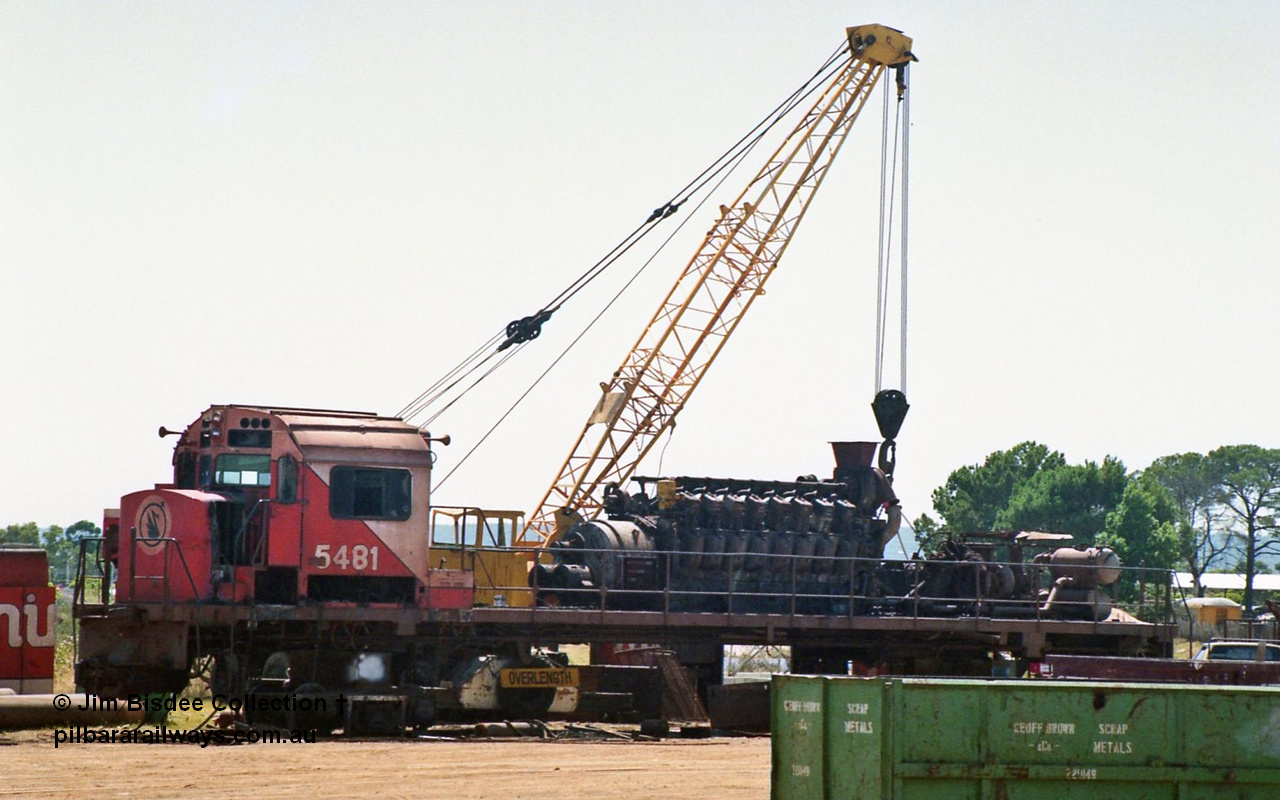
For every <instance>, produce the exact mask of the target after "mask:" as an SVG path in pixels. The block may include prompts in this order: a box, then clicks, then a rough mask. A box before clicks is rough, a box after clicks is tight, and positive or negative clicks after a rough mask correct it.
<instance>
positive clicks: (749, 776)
mask: <svg viewBox="0 0 1280 800" xmlns="http://www.w3.org/2000/svg"><path fill="white" fill-rule="evenodd" d="M768 795H769V740H768V738H765V737H760V738H750V739H743V738H726V739H703V740H678V739H670V740H663V741H659V742H622V741H530V740H490V741H469V742H468V741H456V742H453V741H398V742H390V741H379V742H360V741H341V740H337V741H324V740H321V741H319V742H316V743H313V744H306V743H288V744H285V743H277V744H239V745H230V744H226V745H216V744H215V745H210V746H208V747H205V748H201V747H200V746H198V745H194V744H141V743H139V744H133V743H128V744H122V743H115V744H111V743H106V744H68V743H62V744H60V745H59V746H58V747H57V748H55V747H54V735H53V733H52V732H49V731H39V732H23V733H11V734H3V735H0V798H8V797H48V798H55V797H56V798H63V797H93V798H97V799H98V800H102V799H104V798H115V797H146V798H148V800H151V798H170V797H174V798H184V799H186V798H202V797H208V798H215V797H216V798H227V797H255V796H258V797H304V798H309V800H314V799H318V798H349V797H403V798H437V797H438V798H448V799H449V800H468V799H469V798H475V799H476V800H493V799H494V798H498V799H500V800H544V799H545V800H567V799H569V798H579V797H590V798H592V800H641V799H642V798H643V799H647V798H679V797H698V798H706V800H710V799H711V798H721V797H732V798H735V800H736V799H737V798H742V800H750V799H751V798H765V797H768Z"/></svg>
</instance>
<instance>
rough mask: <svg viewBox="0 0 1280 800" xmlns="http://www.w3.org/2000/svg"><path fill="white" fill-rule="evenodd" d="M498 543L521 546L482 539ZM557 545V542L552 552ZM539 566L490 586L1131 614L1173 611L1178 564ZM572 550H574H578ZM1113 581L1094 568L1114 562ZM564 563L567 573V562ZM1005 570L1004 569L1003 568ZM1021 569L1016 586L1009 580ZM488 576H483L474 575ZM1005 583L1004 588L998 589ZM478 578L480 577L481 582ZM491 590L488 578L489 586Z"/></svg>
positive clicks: (832, 606)
mask: <svg viewBox="0 0 1280 800" xmlns="http://www.w3.org/2000/svg"><path fill="white" fill-rule="evenodd" d="M483 549H486V550H489V551H491V552H497V551H508V552H511V551H514V550H515V549H513V548H483ZM551 552H555V551H551ZM547 554H548V551H545V550H544V551H542V555H543V558H542V559H539V560H540V561H541V562H542V563H541V564H540V565H534V564H533V559H532V556H531V557H530V564H531V569H530V572H529V582H528V583H527V584H526V585H521V586H516V585H510V586H496V585H495V586H492V587H491V588H492V590H493V591H494V592H495V593H502V594H504V595H506V596H508V597H511V596H515V595H517V594H518V593H520V592H525V593H529V592H531V593H532V594H533V597H534V603H533V604H531V605H537V606H538V607H542V608H552V607H564V608H575V609H600V610H618V611H661V612H664V613H668V614H669V613H678V612H692V613H697V612H704V613H715V614H781V615H787V616H799V615H818V616H850V617H853V616H896V617H914V618H922V617H953V618H975V617H976V618H999V619H1035V620H1083V621H1091V622H1101V621H1121V622H1146V623H1160V624H1169V623H1172V622H1173V620H1174V611H1175V605H1174V600H1175V597H1174V592H1175V589H1174V582H1173V576H1172V572H1171V571H1168V570H1158V569H1149V568H1139V567H1119V568H1115V567H1109V568H1103V567H1098V568H1089V567H1080V568H1076V569H1075V570H1074V571H1073V572H1074V574H1075V575H1076V576H1077V578H1079V577H1082V576H1083V577H1085V578H1086V579H1085V580H1077V581H1076V582H1075V585H1074V586H1073V585H1072V584H1071V582H1070V581H1068V582H1067V583H1066V584H1062V583H1060V584H1059V586H1060V587H1061V588H1063V589H1067V590H1068V591H1061V590H1060V591H1059V592H1058V594H1057V595H1055V594H1054V588H1055V581H1056V580H1058V579H1059V578H1060V577H1061V575H1060V573H1059V574H1055V572H1054V568H1053V567H1052V566H1051V565H1049V564H1047V563H1040V562H995V561H982V562H970V561H944V560H908V561H895V560H885V559H868V558H855V557H847V556H812V555H787V554H777V553H748V552H739V553H707V552H694V551H657V550H643V551H620V550H615V549H609V550H589V549H582V548H575V549H573V550H565V551H560V552H559V553H557V555H558V556H560V557H561V559H563V560H557V562H556V563H555V564H547V563H545V561H546V559H545V556H546V555H547ZM570 559H571V560H570ZM1117 569H1118V572H1119V578H1118V579H1117V580H1116V581H1115V582H1114V583H1111V584H1108V585H1105V586H1094V585H1090V582H1089V581H1088V580H1087V576H1088V575H1089V574H1090V572H1091V571H1096V572H1099V573H1101V572H1103V571H1116V570H1117ZM557 570H559V572H557ZM997 573H1002V574H1003V575H1004V577H1003V579H1001V578H997V577H995V576H996V575H997ZM1010 576H1012V579H1013V582H1014V585H1013V586H1012V587H1010V586H1008V582H1009V580H1010ZM476 577H477V579H478V581H481V582H483V576H481V575H477V576H476ZM997 584H1003V586H1004V590H1003V591H1001V590H999V589H1000V588H1001V586H1000V585H997ZM478 585H479V584H478ZM486 588H489V587H486Z"/></svg>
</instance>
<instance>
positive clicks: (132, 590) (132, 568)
mask: <svg viewBox="0 0 1280 800" xmlns="http://www.w3.org/2000/svg"><path fill="white" fill-rule="evenodd" d="M153 544H159V545H161V547H162V550H163V553H164V555H163V559H164V563H163V574H161V575H139V574H137V565H138V547H139V546H140V545H145V546H150V545H153ZM169 545H174V549H175V550H176V551H177V553H178V561H179V562H180V563H181V564H182V571H183V573H185V574H186V576H187V583H188V584H189V585H190V586H191V596H192V598H196V599H198V598H199V596H200V590H199V589H198V588H197V587H196V579H195V577H194V576H192V574H191V568H190V567H189V566H188V565H187V557H186V556H185V555H183V553H182V542H179V541H178V540H177V539H175V538H173V537H172V536H159V537H156V538H155V539H146V540H145V541H142V540H138V539H134V540H133V542H132V548H133V549H132V552H131V553H130V556H131V557H130V559H129V598H130V600H134V599H135V598H136V597H137V594H138V591H137V586H138V579H139V578H142V579H143V580H159V581H162V583H163V586H164V599H163V600H162V601H161V603H162V605H163V606H164V607H165V608H168V606H169V605H170V602H169V597H170V593H169V573H170V569H169V564H170V561H169V559H170V556H169Z"/></svg>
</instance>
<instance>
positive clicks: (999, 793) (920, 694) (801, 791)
mask: <svg viewBox="0 0 1280 800" xmlns="http://www.w3.org/2000/svg"><path fill="white" fill-rule="evenodd" d="M772 698H773V699H772V708H771V711H772V723H773V742H772V754H773V756H772V757H773V779H772V788H773V798H774V800H810V799H812V800H820V799H822V798H857V799H858V800H862V798H885V799H886V800H934V799H935V798H937V799H938V800H941V799H942V798H946V799H947V800H952V799H953V798H965V799H966V800H969V799H972V800H988V799H990V800H1032V799H1033V798H1046V799H1052V800H1060V799H1061V800H1072V799H1073V798H1108V800H1137V798H1143V799H1144V800H1155V799H1156V798H1162V799H1163V798H1167V799H1168V800H1175V799H1176V800H1190V799H1194V800H1227V798H1230V799H1231V800H1244V799H1245V798H1248V799H1249V800H1263V798H1280V689H1276V688H1269V687H1268V688H1263V687H1237V686H1194V685H1184V684H1120V683H1098V682H1087V681H1070V682H1069V681H1036V680H991V681H982V680H946V679H928V678H843V677H806V676H794V675H778V676H775V677H774V679H773V687H772Z"/></svg>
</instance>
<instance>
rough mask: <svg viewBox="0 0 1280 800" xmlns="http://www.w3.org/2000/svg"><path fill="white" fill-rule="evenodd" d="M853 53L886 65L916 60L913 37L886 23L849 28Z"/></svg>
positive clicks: (850, 46)
mask: <svg viewBox="0 0 1280 800" xmlns="http://www.w3.org/2000/svg"><path fill="white" fill-rule="evenodd" d="M847 32H848V34H849V48H850V49H851V50H852V51H853V55H854V56H855V57H857V58H861V59H863V60H865V61H870V62H871V63H873V64H882V65H884V66H886V67H893V66H897V65H898V64H905V63H907V62H908V61H916V60H917V59H916V57H915V55H914V54H913V53H912V52H911V37H909V36H906V35H904V34H903V33H902V31H900V30H897V29H895V28H890V27H888V26H886V25H858V26H856V27H853V28H849V29H848V30H847Z"/></svg>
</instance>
